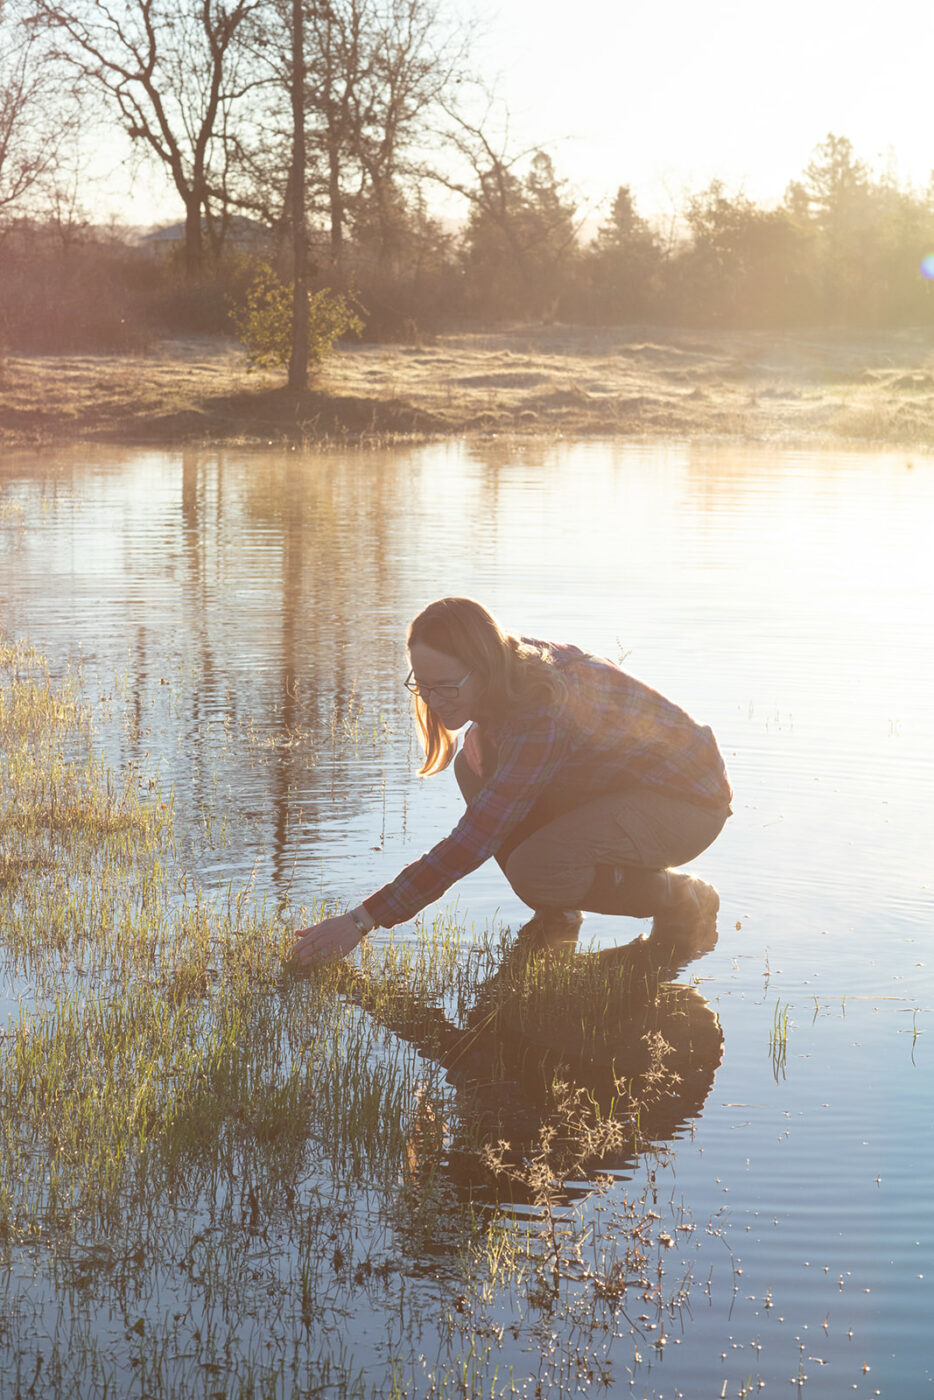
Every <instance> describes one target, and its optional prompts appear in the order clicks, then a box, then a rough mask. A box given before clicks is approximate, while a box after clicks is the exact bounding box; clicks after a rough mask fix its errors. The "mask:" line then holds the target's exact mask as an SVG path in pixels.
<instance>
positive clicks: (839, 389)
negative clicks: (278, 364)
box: [0, 325, 934, 449]
mask: <svg viewBox="0 0 934 1400" xmlns="http://www.w3.org/2000/svg"><path fill="white" fill-rule="evenodd" d="M463 434H471V435H475V434H486V435H490V434H497V435H504V434H506V435H523V436H525V435H532V434H540V435H545V436H554V435H559V436H580V435H598V436H609V435H615V434H624V435H627V436H633V437H660V436H664V437H668V438H683V437H686V436H698V435H700V436H705V437H712V438H744V439H758V440H769V441H775V442H778V443H785V444H789V445H795V444H807V443H812V444H814V443H823V444H830V443H835V444H841V443H844V442H847V441H850V442H853V443H873V442H874V443H891V444H899V445H902V446H911V447H915V448H921V449H924V448H928V447H930V446H931V445H932V444H934V331H930V330H926V329H924V330H922V329H918V330H907V331H904V330H903V331H885V332H883V331H880V332H845V331H818V330H814V331H794V332H791V331H786V332H771V331H770V332H766V331H755V332H754V331H747V332H736V331H686V330H672V329H670V328H659V327H647V326H630V327H621V328H611V329H590V328H574V327H568V326H559V325H554V326H541V325H531V326H519V327H513V328H511V329H505V330H495V331H487V332H477V331H471V332H462V333H457V334H453V333H452V334H445V335H439V336H437V337H436V338H433V339H430V340H428V341H426V343H424V344H420V345H358V346H352V347H346V348H342V349H340V350H338V351H337V353H336V354H335V355H334V356H333V358H332V359H331V360H330V362H329V363H328V364H327V365H326V366H325V368H324V370H323V371H322V373H321V374H320V376H319V378H318V379H317V381H316V382H315V384H314V387H313V388H312V389H311V390H309V391H308V392H307V393H306V394H304V395H300V396H296V395H293V394H290V393H289V392H288V391H287V390H286V389H284V388H283V387H282V376H274V375H271V374H268V373H262V374H249V373H248V372H247V368H246V364H245V361H244V357H243V355H242V353H241V351H240V349H239V347H238V346H237V345H236V344H235V343H234V342H232V341H230V340H228V339H225V338H222V337H207V336H205V337H188V338H185V339H175V340H167V341H164V342H161V343H160V344H158V345H157V346H155V347H154V348H153V349H152V350H151V351H150V352H148V353H146V354H141V355H139V356H134V357H124V356H107V355H75V356H62V357H17V356H10V357H9V358H8V359H7V361H6V364H5V366H4V368H3V373H2V379H0V442H2V443H3V444H4V445H6V446H8V447H12V446H31V445H41V444H42V443H46V442H53V441H62V440H66V439H70V440H97V441H110V442H122V443H162V444H171V443H202V444H208V443H210V444H221V443H256V444H266V443H270V444H271V443H277V444H278V443H281V442H283V441H300V442H307V443H314V442H316V441H334V440H353V441H360V440H363V441H374V442H389V441H395V440H404V439H413V438H430V437H442V436H448V435H463Z"/></svg>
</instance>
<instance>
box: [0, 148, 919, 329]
mask: <svg viewBox="0 0 934 1400" xmlns="http://www.w3.org/2000/svg"><path fill="white" fill-rule="evenodd" d="M383 234H384V231H376V232H374V231H373V230H372V229H369V228H368V227H367V224H366V221H365V219H364V218H363V217H362V214H361V216H360V217H359V219H358V218H354V219H352V220H349V226H348V230H347V231H346V233H345V235H344V237H343V240H342V248H341V257H340V259H339V260H335V259H333V258H332V256H331V246H330V240H329V238H328V232H327V229H319V230H318V234H317V238H315V236H314V234H313V236H312V253H313V264H314V267H315V271H316V276H315V283H316V285H321V286H323V285H330V286H333V287H336V288H341V289H349V290H350V291H351V292H353V293H354V295H355V296H356V298H357V301H358V302H359V304H360V306H361V307H362V310H363V318H364V321H365V323H366V330H365V332H364V334H365V335H366V336H367V337H368V338H371V339H382V338H390V339H417V338H418V337H419V336H420V335H424V334H426V333H431V332H432V331H435V330H440V329H444V328H445V327H451V326H453V325H457V324H464V323H465V322H476V321H484V322H493V321H498V320H507V319H508V320H515V319H536V320H561V321H569V322H576V323H585V324H593V325H606V324H621V323H625V322H632V321H651V322H659V323H669V324H680V325H696V326H720V327H724V328H736V327H783V326H805V325H861V326H898V325H917V324H921V323H924V322H926V321H927V320H928V319H929V318H931V317H932V312H934V283H932V281H930V280H928V279H927V278H926V276H925V271H934V269H932V268H931V267H930V263H931V261H932V260H931V258H930V254H931V252H932V250H934V200H932V196H931V192H926V193H925V194H923V195H919V194H917V193H915V192H914V191H913V190H911V189H905V188H900V187H899V186H898V185H896V184H895V183H893V182H890V181H888V180H885V179H876V178H873V177H871V176H870V174H869V173H868V171H867V170H866V168H865V167H864V166H863V165H862V164H861V163H860V162H859V161H858V160H857V159H856V158H855V157H854V154H853V151H852V149H851V147H850V144H849V142H848V141H846V140H845V139H842V138H839V137H835V136H830V137H828V138H827V140H826V141H825V142H823V144H822V145H821V146H819V147H818V149H817V151H816V153H815V156H814V159H813V160H812V161H811V162H810V164H809V165H808V167H807V169H806V170H805V171H804V173H803V175H802V178H801V179H800V180H798V181H795V182H793V183H792V184H791V185H790V186H789V188H788V192H787V195H786V197H785V199H784V201H783V202H782V203H781V204H780V205H779V206H777V207H775V208H762V207H760V206H758V205H756V204H754V203H753V202H752V201H750V200H749V199H747V198H746V197H745V196H744V195H743V194H741V193H740V194H729V193H728V192H727V191H726V189H725V188H724V187H723V186H722V185H721V184H720V183H719V182H714V183H713V184H712V185H711V186H710V187H709V188H708V189H706V190H704V191H702V192H701V193H699V194H695V195H691V196H690V197H689V198H688V199H687V201H686V204H685V207H684V210H683V214H682V218H681V219H680V221H679V222H678V224H677V226H676V227H675V228H673V229H666V230H662V229H660V228H658V227H657V226H654V225H653V224H651V223H650V222H648V221H647V220H646V219H644V218H643V217H641V216H640V214H639V213H638V212H637V210H636V208H635V207H634V204H633V200H632V198H631V196H630V192H629V190H628V189H627V188H626V187H625V186H623V187H621V188H620V189H619V190H618V192H617V194H616V197H615V199H614V200H613V201H612V204H611V206H610V208H609V210H608V211H607V213H606V216H605V218H604V220H603V222H602V223H601V224H600V225H599V227H598V229H597V231H596V233H595V234H593V235H592V236H591V237H589V238H582V236H581V233H580V214H579V211H578V209H577V208H576V206H575V202H574V200H573V199H572V198H571V197H570V195H569V194H568V192H567V187H566V186H565V185H564V184H563V183H562V182H561V181H560V180H559V179H558V178H557V176H556V174H555V172H554V169H553V166H552V162H551V160H550V159H549V157H548V156H547V155H545V154H542V153H537V154H536V155H535V156H534V157H533V158H532V159H531V161H530V162H529V164H528V166H527V169H526V171H525V173H524V174H523V175H519V174H517V173H515V172H514V171H513V170H508V171H507V170H505V169H499V170H498V171H497V172H496V179H495V182H494V184H493V185H488V186H487V187H486V188H485V189H484V192H483V195H482V198H478V199H477V200H476V201H475V202H474V203H473V204H472V205H471V206H470V212H469V216H468V218H467V220H466V222H465V224H464V225H463V227H462V228H461V229H460V230H458V231H453V232H451V231H445V230H444V229H442V227H441V226H440V225H439V223H438V222H437V221H436V220H435V219H433V218H431V217H430V216H428V215H427V214H426V213H425V211H424V209H423V208H420V207H417V208H416V209H414V210H412V209H410V208H408V207H407V206H406V205H405V203H404V201H402V200H399V201H397V203H396V205H395V214H394V222H393V230H392V238H391V239H390V240H388V241H387V240H386V239H385V237H384V236H383ZM289 259H290V252H289V244H288V240H287V239H286V238H285V237H284V236H283V233H282V229H281V228H280V229H279V230H276V229H274V228H270V227H268V226H267V225H262V224H260V222H259V221H255V220H254V221H250V222H249V223H247V222H246V221H244V220H243V219H239V220H238V219H232V220H230V221H228V224H227V227H226V228H225V227H223V226H218V227H217V228H216V229H215V230H214V241H213V244H212V247H211V249H210V252H209V253H206V254H205V256H204V257H203V259H202V261H201V264H200V266H199V267H198V269H197V271H196V272H194V273H192V272H191V270H190V269H187V267H186V259H185V248H184V241H183V238H182V237H181V231H180V230H179V231H178V238H177V239H176V241H175V242H174V243H173V242H172V240H171V239H166V240H163V241H157V242H155V243H153V244H149V245H147V244H139V243H137V244H133V243H131V242H130V241H129V240H128V238H127V237H126V236H125V235H124V234H122V233H121V231H120V230H118V229H113V230H111V231H110V232H109V233H108V234H107V235H106V236H104V235H102V234H101V233H100V231H96V232H95V231H94V230H93V229H92V228H90V227H89V226H88V227H75V226H67V227H66V226H63V225H62V224H61V223H56V222H55V221H54V220H45V221H42V222H38V221H23V220H21V221H16V222H14V221H10V222H8V224H7V227H6V229H5V231H4V233H3V234H2V235H0V328H2V335H3V339H4V340H5V341H6V343H7V345H8V347H9V348H17V347H18V348H22V349H33V350H45V351H54V350H67V349H78V348H92V347H95V346H96V347H105V346H108V347H113V348H132V347H133V346H134V345H141V344H143V343H144V342H145V341H146V340H148V339H149V338H151V337H152V335H154V334H158V333H160V332H167V331H168V332H171V331H198V330H203V331H217V330H224V329H228V328H229V316H230V310H231V307H232V306H233V305H234V304H239V303H242V301H243V298H244V296H245V294H246V289H247V287H248V286H249V284H250V281H251V279H252V277H253V276H254V274H255V272H256V269H257V267H258V265H259V264H261V263H271V264H272V265H273V266H274V267H276V268H277V270H278V271H279V273H280V275H281V276H283V277H286V278H287V277H288V275H289ZM925 259H927V262H925Z"/></svg>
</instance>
